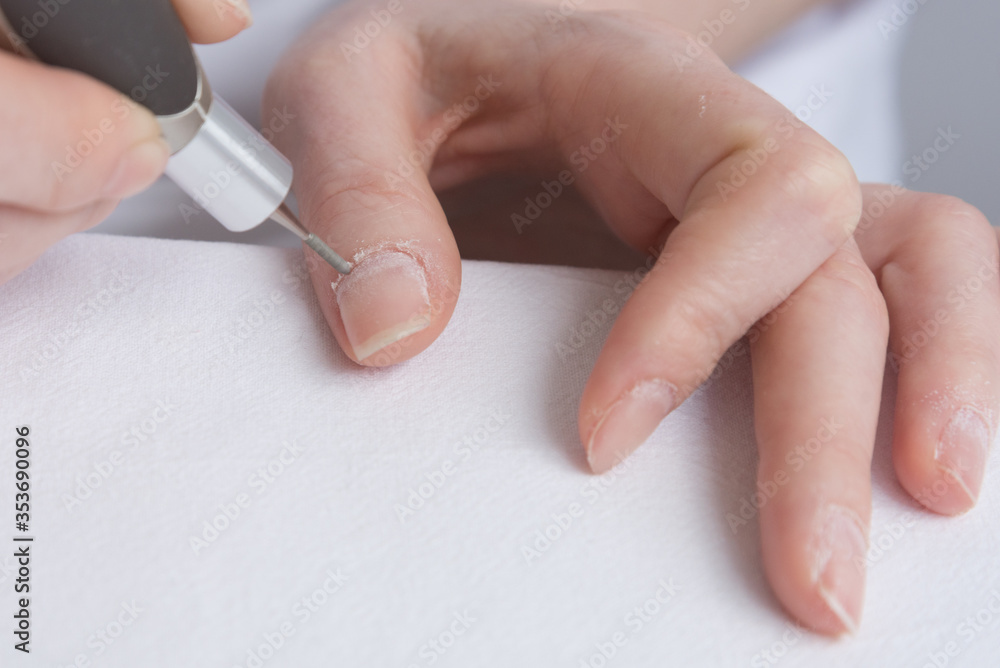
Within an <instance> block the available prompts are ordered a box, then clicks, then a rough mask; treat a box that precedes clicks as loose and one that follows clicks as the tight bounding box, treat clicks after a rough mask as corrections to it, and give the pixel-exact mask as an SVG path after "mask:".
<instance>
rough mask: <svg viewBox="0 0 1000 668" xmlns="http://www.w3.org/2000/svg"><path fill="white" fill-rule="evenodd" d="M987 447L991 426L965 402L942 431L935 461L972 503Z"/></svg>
mask: <svg viewBox="0 0 1000 668" xmlns="http://www.w3.org/2000/svg"><path fill="white" fill-rule="evenodd" d="M989 447H990V428H989V426H988V425H987V424H986V421H985V420H983V418H982V416H980V414H979V413H978V412H977V411H976V410H975V409H973V408H971V407H969V406H964V407H962V408H960V409H958V411H956V412H955V415H953V416H952V418H951V420H950V421H949V422H948V425H947V426H946V427H945V428H944V431H943V432H942V433H941V440H940V441H938V446H937V448H936V449H935V451H934V461H935V462H937V465H938V468H940V469H941V470H942V471H943V472H944V473H945V474H946V475H947V476H948V479H949V481H952V480H953V481H954V482H955V483H956V484H957V485H958V487H959V488H960V489H961V490H962V491H963V492H964V493H965V494H967V495H968V497H969V500H970V501H971V502H972V503H973V504H975V503H976V499H978V498H979V490H980V488H981V487H982V484H983V473H984V471H985V470H986V456H987V453H988V451H989Z"/></svg>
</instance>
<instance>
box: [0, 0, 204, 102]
mask: <svg viewBox="0 0 1000 668" xmlns="http://www.w3.org/2000/svg"><path fill="white" fill-rule="evenodd" d="M0 11H3V14H4V16H5V17H6V19H7V22H8V23H9V24H10V26H11V28H12V29H13V31H14V33H15V35H16V36H17V38H19V39H20V40H21V41H23V43H24V46H26V47H27V48H28V49H29V50H30V51H31V52H32V53H33V54H35V56H37V57H38V59H39V60H41V61H42V62H44V63H48V64H49V65H55V66H57V67H65V68H68V69H72V70H77V71H78V72H83V73H84V74H88V75H90V76H92V77H94V78H95V79H97V80H99V81H103V82H104V83H106V84H108V85H109V86H111V87H112V88H115V89H117V90H119V91H121V92H122V93H123V94H125V95H127V96H129V97H130V98H132V99H133V100H135V101H136V102H138V103H139V104H142V105H144V106H146V107H147V108H148V109H149V110H150V111H152V112H153V113H154V114H155V115H157V116H168V115H171V114H176V113H180V112H181V111H184V110H185V109H187V108H188V107H190V106H191V104H192V102H194V99H195V95H196V94H197V91H198V69H197V65H196V61H195V57H194V51H193V50H192V48H191V42H190V40H189V39H188V36H187V33H186V32H185V31H184V26H183V24H182V23H181V20H180V18H179V17H178V16H177V12H176V11H175V10H174V6H173V5H172V4H171V2H170V0H0Z"/></svg>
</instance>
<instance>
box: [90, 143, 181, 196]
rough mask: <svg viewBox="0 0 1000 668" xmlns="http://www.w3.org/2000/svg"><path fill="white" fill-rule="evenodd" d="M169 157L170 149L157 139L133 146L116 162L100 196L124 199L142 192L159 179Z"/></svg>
mask: <svg viewBox="0 0 1000 668" xmlns="http://www.w3.org/2000/svg"><path fill="white" fill-rule="evenodd" d="M169 157H170V147H169V146H167V142H165V141H163V139H161V138H159V137H157V138H156V139H151V140H149V141H145V142H143V143H141V144H137V145H136V146H133V147H132V148H131V149H129V151H128V153H126V154H125V155H124V156H123V157H122V159H121V160H120V161H119V162H118V167H117V169H115V171H114V173H113V174H112V175H111V178H110V179H108V182H107V183H106V184H105V185H104V190H103V191H102V192H101V194H102V195H103V196H104V197H105V198H107V199H124V198H126V197H131V196H132V195H135V194H136V193H139V192H142V191H143V190H145V189H146V188H148V187H149V186H151V185H152V184H153V182H154V181H156V179H157V178H159V177H160V175H161V174H162V173H163V170H164V169H165V168H166V166H167V159H168V158H169Z"/></svg>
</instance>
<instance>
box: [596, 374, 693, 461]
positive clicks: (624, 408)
mask: <svg viewBox="0 0 1000 668" xmlns="http://www.w3.org/2000/svg"><path fill="white" fill-rule="evenodd" d="M676 403H677V388H675V387H674V386H673V385H672V384H670V383H668V382H667V381H665V380H662V379H660V378H652V379H643V380H639V381H638V382H635V383H634V384H633V385H632V386H631V387H630V388H629V389H628V390H626V391H625V392H623V393H622V394H621V395H620V396H619V397H618V398H617V399H615V400H614V401H612V402H611V403H610V404H609V405H607V406H604V407H593V406H592V404H593V400H592V399H590V397H589V396H586V395H585V397H584V399H583V400H582V401H581V410H580V419H579V424H580V437H581V439H582V441H583V444H584V451H585V453H586V455H587V464H588V465H589V466H590V469H591V471H593V472H594V473H597V474H600V473H604V472H606V471H609V470H610V469H611V468H613V467H614V466H615V465H617V464H618V463H619V462H621V461H622V460H624V459H625V458H626V457H628V456H629V455H630V454H632V452H634V451H635V450H636V449H637V448H638V447H639V446H640V445H642V444H643V443H645V442H646V440H648V439H649V437H650V436H651V435H652V434H653V432H654V431H656V428H657V427H658V426H659V424H660V422H662V421H663V419H664V418H665V417H666V416H667V415H668V414H669V413H670V412H671V411H672V410H673V409H674V407H675V405H676Z"/></svg>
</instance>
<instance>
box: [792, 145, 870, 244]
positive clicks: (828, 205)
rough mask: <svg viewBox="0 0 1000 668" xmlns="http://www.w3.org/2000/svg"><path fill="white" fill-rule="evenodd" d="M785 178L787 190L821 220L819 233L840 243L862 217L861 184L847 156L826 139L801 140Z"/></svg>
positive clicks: (833, 242)
mask: <svg viewBox="0 0 1000 668" xmlns="http://www.w3.org/2000/svg"><path fill="white" fill-rule="evenodd" d="M792 158H793V162H792V164H791V165H790V168H789V169H788V171H787V175H786V179H785V180H784V190H785V194H787V195H788V196H789V197H791V198H793V199H794V200H795V201H797V202H798V203H799V204H800V206H802V207H803V209H804V211H805V213H806V214H807V215H808V216H809V217H810V218H811V219H812V220H816V221H817V222H818V223H819V229H820V233H821V234H823V235H824V236H825V237H826V238H827V239H828V240H829V241H830V243H831V244H832V245H833V246H835V247H839V246H840V245H841V244H843V243H844V241H846V240H847V239H848V238H849V237H850V236H851V235H852V234H853V233H854V230H855V229H856V228H857V226H858V223H859V222H860V220H861V211H862V195H861V186H860V184H859V183H858V178H857V176H856V175H855V173H854V169H853V168H852V167H851V164H850V162H848V160H847V158H846V157H845V156H844V155H843V154H842V153H841V152H840V151H838V150H836V149H835V148H833V147H832V146H830V145H829V144H826V142H823V143H822V144H818V143H817V142H814V141H808V142H803V143H801V144H799V146H798V148H797V150H796V151H795V152H794V154H793V155H792Z"/></svg>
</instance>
